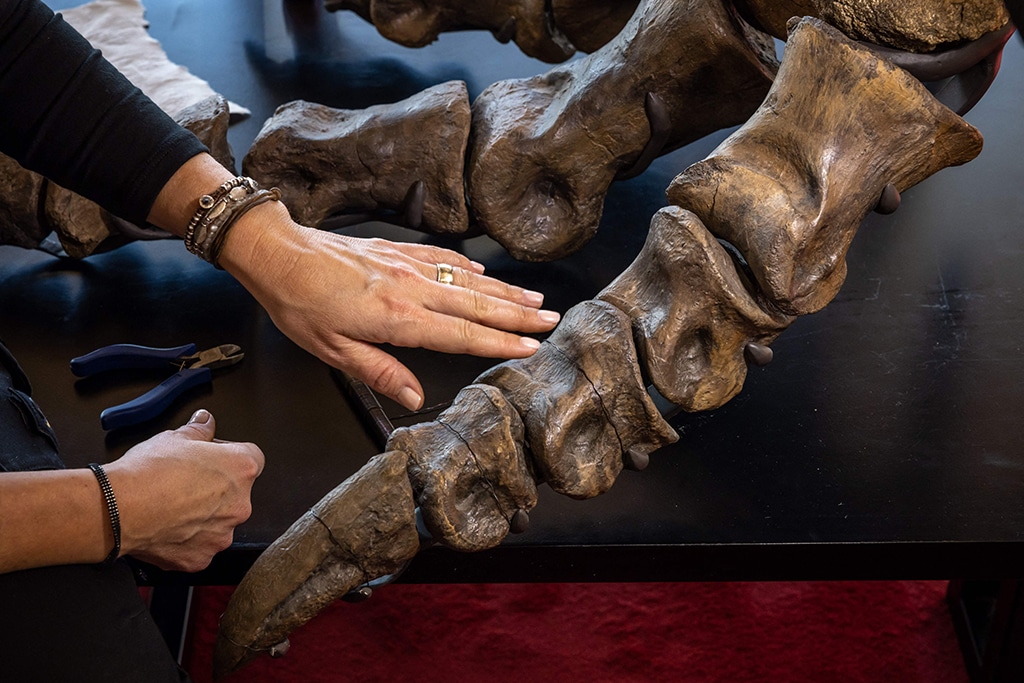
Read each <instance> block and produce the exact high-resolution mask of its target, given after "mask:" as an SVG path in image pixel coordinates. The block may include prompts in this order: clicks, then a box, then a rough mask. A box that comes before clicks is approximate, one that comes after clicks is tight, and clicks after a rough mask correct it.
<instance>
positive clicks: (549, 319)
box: [537, 311, 562, 325]
mask: <svg viewBox="0 0 1024 683" xmlns="http://www.w3.org/2000/svg"><path fill="white" fill-rule="evenodd" d="M537 317H539V318H540V319H541V320H543V321H544V322H546V323H550V324H552V325H554V324H555V323H557V322H558V321H559V320H561V319H562V316H560V315H559V314H558V313H555V312H554V311H539V312H538V313H537Z"/></svg>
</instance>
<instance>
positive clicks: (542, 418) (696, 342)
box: [215, 19, 981, 675]
mask: <svg viewBox="0 0 1024 683" xmlns="http://www.w3.org/2000/svg"><path fill="white" fill-rule="evenodd" d="M816 61H820V62H821V63H822V65H821V66H820V67H819V66H814V65H812V66H810V67H809V66H808V65H809V64H811V63H813V62H816ZM807 68H812V71H810V72H807V71H801V69H807ZM819 68H820V69H821V70H822V71H823V72H824V73H827V74H828V75H829V77H830V78H832V79H837V80H838V81H840V82H841V83H842V87H841V88H839V89H838V92H833V91H831V90H825V89H824V88H822V87H815V88H810V89H808V91H807V94H806V95H805V96H799V95H796V94H793V85H792V83H793V82H800V83H807V82H808V76H807V74H808V73H818V71H817V70H818V69H819ZM810 82H812V83H816V84H818V85H820V83H818V82H817V81H814V80H811V81H810ZM881 91H885V92H887V93H888V100H889V101H891V102H892V103H893V106H896V107H898V108H899V109H898V111H891V112H890V117H889V118H888V119H879V118H878V117H875V116H873V115H871V113H870V112H868V111H865V108H867V109H872V108H875V107H877V106H878V101H877V95H878V93H879V92H881ZM835 98H838V100H837V99H835ZM929 98H931V95H930V94H929V93H928V92H927V91H926V90H925V89H924V88H923V86H921V85H920V83H918V82H917V81H915V80H914V79H913V78H910V77H909V76H907V75H906V74H904V73H902V72H900V71H899V70H898V69H896V68H895V67H892V66H891V65H889V64H886V63H884V62H882V61H881V60H880V59H878V58H877V57H876V56H875V55H873V54H872V53H871V52H869V51H868V50H866V49H864V48H862V47H860V46H858V45H856V44H855V43H853V42H851V41H849V40H847V39H845V38H844V37H842V36H841V35H840V34H839V33H838V32H837V31H835V30H834V29H832V28H830V27H828V26H826V25H824V24H823V23H821V22H819V21H816V20H813V19H807V20H804V21H802V22H800V23H799V24H798V25H796V26H794V28H793V29H792V32H791V35H790V38H789V46H788V47H787V50H786V58H785V62H784V66H783V69H782V71H781V72H780V74H779V78H778V80H777V82H776V84H775V85H774V86H773V88H772V91H771V92H770V93H769V96H768V98H767V100H766V103H765V105H764V108H763V109H762V110H761V112H760V113H759V114H758V115H756V116H755V117H754V118H753V119H752V121H751V125H750V126H746V127H744V128H741V129H740V130H739V131H737V132H736V133H735V134H734V135H733V136H731V137H730V138H729V139H727V140H726V141H725V142H723V144H722V145H721V146H720V148H719V149H718V150H717V151H716V152H715V153H714V154H713V155H712V158H711V159H712V161H713V160H715V159H719V160H723V159H727V160H730V161H732V163H729V164H719V165H717V166H715V167H713V168H712V170H713V173H711V177H713V178H715V180H716V183H717V185H718V186H719V187H720V188H721V189H720V192H719V194H720V196H719V198H718V201H719V202H722V203H723V204H725V205H727V206H728V207H729V209H728V210H724V211H723V212H722V213H721V215H720V214H719V212H717V203H715V202H712V203H711V204H708V203H706V202H703V203H701V202H698V203H699V204H700V205H699V206H696V207H695V208H696V212H691V211H689V210H687V208H683V207H679V206H670V207H666V208H663V209H661V210H660V211H658V212H657V214H656V215H655V216H654V218H653V220H652V225H651V230H650V232H649V233H648V238H647V243H646V244H645V246H644V248H643V250H642V251H641V252H640V254H639V255H638V257H637V259H636V260H635V261H634V263H633V264H632V265H630V266H629V268H627V269H626V270H625V271H624V272H623V273H622V275H620V276H619V278H617V279H616V280H615V281H614V282H612V283H611V284H610V285H609V286H608V287H607V288H606V289H605V290H604V291H602V292H601V293H600V294H599V295H598V298H597V300H592V301H586V302H583V303H581V304H578V305H577V306H575V307H573V308H572V309H571V310H570V311H568V312H567V313H566V315H565V317H564V318H563V320H562V322H561V323H560V324H559V326H558V328H557V329H556V330H555V332H554V333H552V335H551V336H550V337H549V338H548V339H547V340H546V341H545V342H544V343H543V344H542V345H541V348H540V349H539V350H538V351H537V352H536V354H535V355H534V356H532V357H530V358H527V359H523V360H514V361H508V362H506V363H504V364H501V365H499V366H497V367H495V368H493V369H491V370H489V371H487V372H485V373H484V374H482V375H481V376H480V377H479V378H477V381H476V382H474V384H472V385H470V386H469V387H467V388H466V389H464V390H463V391H462V392H460V393H459V395H458V396H457V397H456V399H455V401H454V402H453V404H452V406H451V407H450V408H448V409H447V410H446V411H445V412H444V413H442V414H441V415H440V416H439V417H438V418H437V420H435V421H434V422H431V423H427V424H422V425H417V426H415V427H410V428H404V429H401V430H396V431H395V432H394V433H393V435H392V437H391V439H390V441H389V442H388V448H387V450H388V452H387V453H385V454H384V455H382V456H377V458H374V459H373V460H371V461H370V463H369V464H368V465H367V466H366V467H364V468H363V469H362V470H360V471H359V472H358V473H356V474H355V475H354V476H353V477H352V478H350V479H349V480H347V481H346V482H344V483H342V484H341V485H340V486H339V487H338V488H337V489H335V490H334V491H333V492H331V493H330V494H328V496H327V497H325V498H324V499H323V500H322V501H321V502H320V503H318V504H317V505H316V506H315V507H314V509H313V510H312V511H311V512H310V513H308V514H307V515H305V516H303V517H302V518H301V519H300V520H299V521H297V522H296V523H295V524H294V525H293V526H292V528H291V529H289V530H288V531H287V532H286V533H285V534H284V535H283V536H282V537H281V538H280V539H278V540H277V541H275V542H274V543H273V544H272V545H271V546H270V547H269V548H268V549H267V550H266V551H265V552H264V553H263V555H261V556H260V558H259V559H258V560H257V561H256V563H255V564H254V565H253V567H252V569H251V570H250V571H249V573H248V574H247V575H246V577H245V578H244V579H243V580H242V582H241V583H240V584H239V586H238V588H237V590H236V592H235V594H234V597H233V598H232V600H231V602H230V603H229V605H228V609H227V611H226V613H225V615H224V617H223V619H222V621H221V635H220V638H219V640H218V644H217V648H216V653H215V667H216V674H217V675H222V674H224V673H226V672H228V671H230V670H232V669H234V668H236V667H238V666H240V665H241V664H242V663H244V662H245V661H247V660H248V659H250V658H251V657H253V656H256V655H257V654H259V653H261V652H277V653H280V652H281V651H282V650H283V649H284V647H285V644H286V642H287V636H288V634H289V632H290V631H291V630H293V629H294V628H297V627H298V626H299V625H300V624H302V623H304V622H305V621H306V620H308V619H309V618H311V617H312V616H313V615H314V614H315V613H316V611H317V610H319V609H320V608H322V607H323V606H324V605H325V604H326V603H327V602H328V601H330V600H332V599H334V598H335V597H337V596H340V595H343V594H346V593H348V592H349V591H351V590H353V589H355V588H357V587H359V586H363V585H365V584H366V583H367V582H370V581H374V580H377V579H380V578H381V577H386V576H388V575H393V574H394V573H395V572H399V571H401V569H402V568H403V567H404V566H405V564H406V563H408V562H409V561H410V559H411V558H412V556H413V555H414V554H415V551H416V548H417V547H418V544H417V539H416V537H415V534H416V530H417V528H418V527H419V526H422V527H423V529H421V530H420V536H421V537H423V538H426V539H429V542H440V543H442V544H445V545H448V546H450V547H453V548H458V549H463V550H476V549H482V548H485V547H491V546H493V545H495V544H497V543H499V542H500V541H501V540H502V538H503V537H504V535H505V534H506V533H507V532H508V531H510V530H522V529H523V526H524V525H523V524H522V523H521V515H520V514H519V513H520V512H523V511H525V510H527V509H529V508H530V507H531V506H532V505H533V504H534V503H535V500H536V499H535V491H534V488H533V486H535V482H546V483H549V484H550V485H551V486H552V487H553V488H556V489H557V490H561V491H563V492H565V493H567V494H569V495H574V496H577V497H588V496H591V495H596V494H598V493H601V492H603V491H605V490H607V488H608V487H609V486H611V484H612V483H613V482H614V480H615V477H616V476H617V475H618V473H619V471H620V470H621V469H622V466H623V464H624V463H630V464H632V465H633V466H634V467H642V466H643V463H644V460H645V458H646V454H647V453H648V452H649V451H650V450H653V449H656V448H658V447H659V446H661V445H664V444H666V443H669V442H671V441H672V440H674V439H675V438H676V434H675V433H674V431H673V430H672V429H671V427H670V426H669V425H668V424H667V423H666V422H665V421H664V420H663V419H662V417H661V415H660V414H659V413H658V411H657V410H656V409H655V408H654V405H655V403H654V402H653V401H652V399H651V398H650V396H649V395H648V390H645V387H644V382H645V380H644V379H642V378H644V377H649V378H651V381H652V382H653V383H654V387H653V389H654V390H656V391H651V392H650V395H655V396H656V395H657V394H660V395H661V396H663V397H668V398H670V399H671V400H672V401H675V402H677V403H678V404H679V407H681V408H683V409H686V410H706V409H710V408H714V407H717V406H720V405H722V404H723V403H724V402H725V401H728V400H729V398H731V397H732V396H733V395H734V394H735V393H736V391H738V390H739V387H740V386H741V384H742V382H743V377H744V373H745V371H746V370H745V368H746V362H748V361H750V362H762V363H763V362H764V361H766V360H768V359H769V358H770V353H769V349H767V347H766V346H765V344H767V343H769V342H770V341H771V340H773V339H774V338H775V336H776V335H777V334H778V333H780V332H781V331H782V330H783V329H784V328H785V327H786V326H787V325H788V324H789V323H790V322H791V320H792V316H790V315H788V314H786V313H783V312H781V311H779V310H778V309H779V308H780V304H785V305H786V306H788V307H790V308H793V309H795V310H799V311H801V312H803V311H808V310H812V309H815V308H817V307H820V306H821V305H824V303H825V302H827V301H828V300H829V299H830V298H831V296H833V295H834V294H835V292H836V288H837V287H838V284H839V283H840V282H841V280H842V275H843V273H844V272H845V271H844V269H843V268H841V267H840V262H841V261H842V258H843V254H845V251H846V246H847V245H848V243H849V240H850V239H851V238H852V235H853V232H854V231H855V229H856V228H857V226H858V224H859V222H860V220H861V219H862V218H863V211H866V210H868V209H870V208H871V206H873V205H874V204H877V203H878V201H879V198H880V195H882V194H883V193H886V191H884V190H882V189H880V188H879V187H878V182H879V181H878V180H877V176H878V174H879V173H882V174H883V175H885V176H886V177H889V178H893V179H899V182H907V183H911V182H918V181H920V180H922V179H923V178H924V177H925V176H926V175H927V174H928V173H933V172H935V171H937V170H939V169H940V168H942V167H944V166H946V165H950V164H960V163H965V162H967V161H969V160H970V159H971V158H973V157H974V156H976V155H977V154H978V152H979V151H980V148H981V136H980V134H979V133H978V132H977V131H976V130H974V129H973V128H972V127H971V126H969V125H968V124H967V123H966V122H964V121H963V120H962V119H959V118H958V117H956V116H955V115H954V114H952V113H951V112H948V111H945V110H943V109H942V108H941V107H937V106H934V104H933V103H931V102H930V100H929ZM830 107H835V108H836V109H838V110H842V111H844V112H846V114H847V116H848V117H849V120H850V121H853V122H856V123H855V124H852V125H855V126H859V127H860V128H862V129H863V130H860V131H857V132H858V134H857V135H853V138H852V144H851V146H850V147H849V148H847V147H845V146H844V144H843V140H841V139H837V138H835V137H833V136H830V135H829V130H830V129H831V127H833V126H835V125H837V122H836V120H835V119H834V118H833V117H830V116H826V115H820V116H817V117H810V118H808V116H807V115H808V112H817V113H819V114H822V112H823V110H824V109H827V108H830ZM765 112H771V115H770V116H769V115H768V114H767V113H765ZM801 126H802V127H805V128H807V131H806V132H805V133H802V135H803V136H804V137H803V138H800V135H798V134H797V132H796V131H797V128H799V127H801ZM893 129H895V132H894V131H893ZM787 131H788V133H787ZM755 133H756V134H755ZM850 134H851V135H852V133H850ZM900 134H905V135H908V136H912V139H914V140H916V144H915V146H913V147H905V146H895V147H893V146H891V144H890V142H888V141H889V140H890V139H891V136H892V135H900ZM865 136H866V138H867V139H871V140H875V141H877V142H878V145H877V146H873V147H872V148H871V149H866V148H865V145H864V142H863V139H864V138H865ZM814 145H818V146H817V147H815V146H814ZM865 156H873V157H874V158H875V159H876V162H877V165H878V168H876V167H875V164H871V163H865V162H864V157H865ZM755 157H756V158H757V159H758V160H759V161H758V162H757V163H755V162H754V161H753V159H754V158H755ZM891 157H896V158H891ZM844 160H845V161H844ZM740 161H742V162H743V163H739V162H740ZM701 163H704V162H701ZM709 163H710V162H709ZM707 165H708V164H705V167H706V166H707ZM698 166H699V164H698ZM766 167H771V168H776V169H778V175H779V179H776V178H775V177H772V176H769V175H766V174H764V173H760V174H758V173H751V172H750V169H751V168H753V169H764V168H766ZM789 168H793V169H800V170H802V172H800V173H796V172H793V171H789V170H786V169H789ZM879 169H881V170H879ZM692 175H693V173H691V169H688V170H687V171H685V172H684V173H683V174H681V176H680V180H679V181H678V182H676V183H674V185H673V188H675V189H676V190H679V189H680V188H682V187H684V186H686V183H687V182H689V181H688V179H689V178H690V177H691V176H692ZM741 181H742V182H741ZM743 182H747V183H751V184H754V185H756V186H757V187H755V188H754V189H753V190H747V191H745V192H740V191H741V190H743V189H744V188H743V186H742V184H743ZM839 188H844V189H847V190H849V189H850V188H853V189H852V190H849V191H851V192H853V196H852V197H851V198H848V197H847V196H844V195H843V194H841V193H839V192H837V191H835V190H837V189H839ZM727 193H737V198H735V199H734V198H733V197H731V196H726V195H727ZM888 193H889V194H890V195H891V191H888ZM872 194H873V197H872ZM692 196H695V197H697V198H698V199H699V197H700V193H697V194H696V195H692ZM673 197H679V198H682V199H689V198H690V197H691V195H690V194H687V193H685V192H674V193H673ZM891 199H892V198H891V197H889V200H891ZM848 202H852V203H853V204H854V205H855V209H854V210H850V211H844V210H840V208H839V207H840V205H843V204H846V203H848ZM740 206H742V207H745V209H744V210H743V211H740V210H739V209H738V208H737V207H740ZM809 206H810V207H816V208H817V210H818V213H819V214H820V215H822V216H829V217H832V218H831V220H832V221H835V222H834V223H832V222H822V221H807V219H806V215H807V211H808V207H809ZM762 210H764V211H765V212H766V215H768V216H770V217H771V218H772V219H774V220H762V219H761V218H762V216H761V215H760V212H761V211H762ZM702 213H703V214H704V215H706V216H708V217H709V218H710V219H713V220H712V222H713V224H714V225H715V226H716V228H720V227H721V225H723V224H724V223H723V220H722V216H723V215H728V216H733V217H736V218H737V220H739V219H742V218H743V216H744V215H745V216H746V219H747V222H746V223H744V225H746V226H748V227H747V232H749V233H751V235H750V236H749V237H748V238H746V239H744V240H739V239H737V235H738V234H739V233H740V232H742V231H740V230H739V228H738V226H737V225H733V226H729V230H731V232H729V235H730V236H731V237H732V239H733V240H734V241H735V242H738V244H735V245H726V244H722V243H720V242H719V241H717V240H716V239H715V238H714V237H713V236H712V234H711V232H710V231H709V230H708V228H707V227H705V225H704V223H703V222H702V220H701V218H702V216H701V214H702ZM790 225H797V226H798V229H797V230H796V231H795V232H791V231H790V230H789V226H790ZM815 231H816V232H815ZM794 234H795V235H796V236H797V237H798V238H799V239H797V240H794V239H793V235H794ZM794 244H797V245H800V246H801V247H802V248H800V249H796V248H791V246H792V245H794ZM762 245H782V246H781V247H780V248H779V249H778V250H777V253H776V254H772V253H771V252H770V249H769V251H768V252H758V251H757V250H758V249H760V248H761V246H762ZM734 248H738V249H739V251H740V254H736V255H734V254H733V252H732V249H734ZM744 248H747V249H750V250H751V254H752V255H750V256H747V254H745V253H743V250H744ZM786 261H799V262H800V266H793V265H786V263H784V262H786ZM819 261H820V262H821V263H822V264H823V267H822V268H820V269H816V268H814V267H813V264H814V263H816V262H819ZM747 262H749V263H750V264H751V265H750V271H751V273H752V275H749V276H748V275H746V274H745V272H746V265H745V264H746V263H747ZM773 269H774V270H773ZM768 270H773V272H780V273H789V274H795V276H794V277H792V278H790V279H788V280H787V279H786V278H782V280H780V281H779V282H782V283H783V284H786V285H788V287H786V286H783V287H776V288H775V289H774V290H771V291H768V290H765V291H762V289H761V286H760V284H759V283H761V282H762V281H766V282H767V281H768V280H767V279H766V275H765V273H766V272H768ZM791 292H796V293H797V294H798V296H793V295H792V294H791ZM641 368H642V370H641ZM403 468H404V469H405V471H404V472H403ZM385 469H386V472H381V470H385ZM403 474H404V475H405V476H403ZM375 481H376V483H374V482H375ZM375 492H376V495H375ZM417 506H418V508H419V515H418V516H417V514H416V513H415V511H414V510H415V508H416V507H417ZM417 517H418V519H419V520H420V521H421V522H422V523H421V524H418V520H417ZM517 518H519V519H520V523H518V524H517V522H516V520H517ZM396 536H398V537H400V538H401V542H395V543H394V545H391V541H392V539H393V538H395V537H396Z"/></svg>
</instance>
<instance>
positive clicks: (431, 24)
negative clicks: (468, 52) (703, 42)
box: [324, 0, 638, 62]
mask: <svg viewBox="0 0 1024 683" xmlns="http://www.w3.org/2000/svg"><path fill="white" fill-rule="evenodd" d="M637 2H638V0H444V1H441V0H426V1H424V0H324V6H325V7H326V8H327V9H328V10H352V11H354V12H356V13H357V14H359V16H361V17H362V18H364V19H366V20H367V21H368V22H370V23H371V24H373V25H374V26H375V27H376V28H377V30H378V31H380V33H381V35H382V36H384V37H385V38H387V39H388V40H392V41H394V42H396V43H399V44H401V45H405V46H406V47H422V46H423V45H428V44H430V43H432V42H434V41H435V40H437V37H438V36H439V35H440V34H441V33H445V32H448V31H461V30H470V29H480V30H485V31H491V32H492V33H493V34H494V36H495V38H497V39H498V40H500V41H501V42H503V43H507V42H509V41H514V42H515V43H516V45H518V46H519V49H521V50H522V51H523V52H524V53H525V54H527V55H529V56H531V57H535V58H537V59H540V60H543V61H545V62H563V61H565V60H566V59H568V58H569V57H571V56H572V55H573V53H574V52H576V50H582V51H583V52H593V51H594V50H596V49H598V48H600V47H601V46H602V45H604V44H605V43H607V42H608V41H609V40H611V39H612V38H613V37H614V36H615V34H617V33H618V32H619V30H620V29H621V28H622V27H623V25H625V23H626V21H628V20H629V17H630V16H631V15H632V14H633V10H635V9H636V6H637Z"/></svg>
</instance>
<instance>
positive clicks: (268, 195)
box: [185, 176, 281, 268]
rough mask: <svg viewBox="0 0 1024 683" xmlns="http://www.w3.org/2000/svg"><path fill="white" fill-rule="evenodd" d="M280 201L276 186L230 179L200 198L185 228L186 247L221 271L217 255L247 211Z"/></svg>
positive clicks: (238, 178)
mask: <svg viewBox="0 0 1024 683" xmlns="http://www.w3.org/2000/svg"><path fill="white" fill-rule="evenodd" d="M280 198H281V191H280V190H278V189H277V188H276V187H273V188H270V189H269V190H264V189H261V188H260V186H259V185H258V184H257V183H256V181H255V180H253V179H252V178H249V177H246V176H238V177H237V178H232V179H231V180H229V181H227V182H225V183H223V184H222V185H221V186H220V187H218V188H217V189H216V190H214V191H213V192H211V193H210V194H204V195H203V196H202V197H200V198H199V208H197V209H196V212H195V213H194V214H193V215H192V220H190V221H189V224H188V227H187V228H186V229H185V247H186V248H187V249H188V250H189V251H190V252H192V253H193V254H195V255H196V256H198V257H199V258H201V259H203V260H204V261H208V262H210V263H212V264H213V265H214V266H216V267H217V268H220V265H219V263H218V261H219V259H220V252H221V250H222V249H223V247H224V240H225V238H226V237H227V234H228V231H229V230H230V229H231V227H232V226H234V224H235V223H236V222H237V221H238V219H239V218H241V217H242V216H243V215H245V213H246V212H247V211H249V210H250V209H252V208H254V207H256V206H258V205H260V204H262V203H264V202H267V201H278V200H279V199H280Z"/></svg>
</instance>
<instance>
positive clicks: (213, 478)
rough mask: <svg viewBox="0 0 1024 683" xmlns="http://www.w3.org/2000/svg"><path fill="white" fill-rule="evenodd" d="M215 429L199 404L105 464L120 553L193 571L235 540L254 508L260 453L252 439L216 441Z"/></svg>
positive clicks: (200, 567) (207, 414)
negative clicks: (183, 419) (178, 422)
mask: <svg viewBox="0 0 1024 683" xmlns="http://www.w3.org/2000/svg"><path fill="white" fill-rule="evenodd" d="M215 430H216V422H215V421H214V419H213V416H212V415H210V413H209V412H207V411H205V410H198V411H196V413H195V414H194V415H193V416H192V419H191V420H189V422H188V424H186V425H184V426H182V427H178V428H177V429H175V430H173V431H166V432H161V433H160V434H157V435H156V436H154V437H152V438H150V439H148V440H146V441H143V442H142V443H140V444H137V445H136V446H134V447H132V448H131V449H130V450H129V451H128V452H127V453H125V454H124V455H123V456H122V457H121V458H120V459H118V460H116V461H114V462H112V463H110V464H109V465H106V466H105V470H106V472H107V477H108V478H109V479H110V485H111V487H112V488H113V490H114V495H115V496H116V498H117V503H118V508H119V510H120V516H121V551H122V553H123V554H125V555H131V556H133V557H136V558H138V559H140V560H144V561H146V562H149V563H151V564H155V565H156V566H158V567H160V568H162V569H176V570H181V571H187V572H195V571H199V570H200V569H203V568H205V567H206V566H207V565H209V564H210V560H212V559H213V556H214V554H216V553H218V552H220V551H221V550H224V549H225V548H227V547H228V546H229V545H231V540H232V538H233V536H234V530H235V527H236V526H238V525H239V524H241V523H242V522H244V521H245V520H247V519H248V518H249V514H250V513H251V511H252V505H251V502H250V493H251V492H252V485H253V482H254V481H255V480H256V477H258V476H259V474H260V472H262V471H263V452H262V451H260V449H259V448H257V447H256V446H255V445H253V444H251V443H234V442H226V441H219V440H215V439H214V438H213V437H214V432H215ZM112 543H113V541H111V543H110V544H108V545H112ZM108 550H109V547H108Z"/></svg>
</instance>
